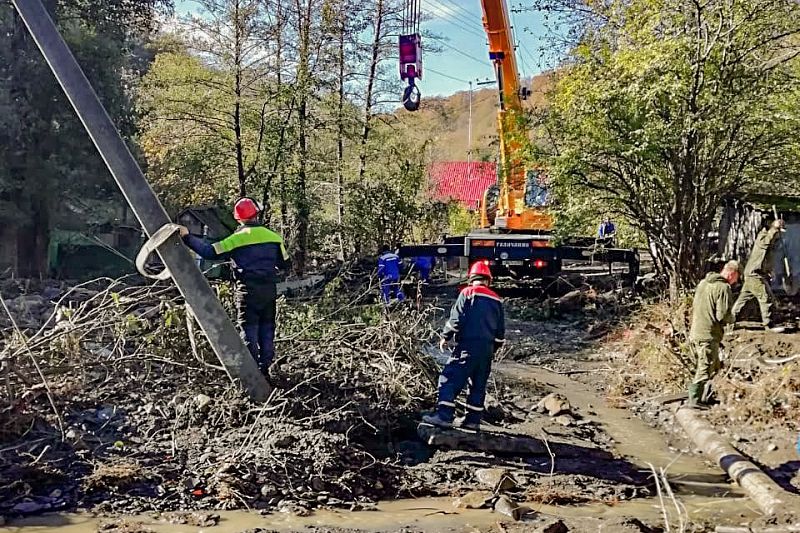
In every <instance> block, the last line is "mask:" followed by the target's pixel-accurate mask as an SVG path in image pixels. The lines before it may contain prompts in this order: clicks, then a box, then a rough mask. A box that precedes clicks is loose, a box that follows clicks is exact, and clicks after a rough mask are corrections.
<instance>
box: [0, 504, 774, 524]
mask: <svg viewBox="0 0 800 533" xmlns="http://www.w3.org/2000/svg"><path fill="white" fill-rule="evenodd" d="M681 504H682V505H683V507H684V509H685V515H684V519H685V520H687V521H689V522H694V523H698V522H711V523H715V524H738V523H742V522H746V521H748V520H752V519H755V518H757V517H758V516H759V515H758V513H757V511H756V510H755V509H753V508H752V505H750V504H749V502H748V501H747V500H746V499H743V498H729V499H720V498H709V497H706V496H689V497H686V498H681ZM527 507H529V508H530V509H531V511H532V512H531V513H529V514H528V515H527V517H526V518H525V519H524V520H523V521H521V522H519V525H520V526H524V525H525V524H530V525H533V524H538V523H542V522H546V521H547V520H550V519H554V518H562V519H565V520H567V521H568V522H570V525H571V528H572V529H571V531H601V530H603V529H602V526H601V524H603V523H608V522H613V521H614V520H616V519H622V518H628V517H636V518H638V519H639V520H641V521H643V522H645V523H648V524H653V525H655V524H661V523H663V514H662V509H661V506H660V503H659V502H658V501H657V500H652V499H648V500H635V501H628V502H621V503H619V504H616V505H605V504H588V505H580V506H554V505H542V504H535V503H534V504H529V505H528V506H527ZM219 515H220V521H219V524H218V525H216V526H210V527H198V526H190V525H181V524H171V523H168V522H166V521H165V520H159V519H157V518H153V517H151V516H147V515H140V516H131V517H128V518H126V519H124V520H125V523H127V524H129V525H130V526H136V527H138V528H139V529H138V531H142V532H144V531H152V532H153V533H198V532H200V531H210V532H213V533H241V532H243V531H246V530H248V529H251V530H252V529H254V528H268V529H269V530H270V531H280V532H292V531H308V530H309V529H313V528H317V529H318V530H322V531H333V532H336V531H348V530H349V531H352V530H357V531H361V532H365V533H372V532H374V533H377V532H394V531H399V530H404V531H408V530H409V529H411V530H412V531H450V532H454V533H458V532H474V531H490V530H496V527H495V525H496V524H497V522H503V523H507V524H510V523H511V522H510V521H509V520H508V519H507V518H506V517H504V516H502V515H498V514H496V513H493V512H491V511H488V510H463V509H458V510H457V509H454V507H453V506H452V500H451V499H450V498H422V499H418V500H399V501H393V502H385V503H381V504H379V505H378V506H377V510H376V511H371V512H357V513H354V512H348V511H317V512H315V513H314V514H313V515H311V516H307V517H299V516H294V515H286V514H282V513H274V514H270V515H266V516H262V515H260V514H259V513H257V512H248V511H230V512H221V513H219ZM105 522H107V520H106V519H103V518H97V517H93V516H90V515H87V514H51V515H41V516H36V517H29V518H23V519H19V520H14V521H13V522H12V523H11V524H10V525H9V526H7V527H0V532H3V533H88V532H92V531H98V528H99V527H100V526H101V525H102V524H103V523H105ZM117 523H121V522H119V521H118V522H117ZM131 530H133V531H136V530H137V529H136V528H135V527H133V528H131ZM111 531H113V530H111Z"/></svg>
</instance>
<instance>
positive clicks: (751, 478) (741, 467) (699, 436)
mask: <svg viewBox="0 0 800 533" xmlns="http://www.w3.org/2000/svg"><path fill="white" fill-rule="evenodd" d="M675 418H676V419H677V420H678V422H679V423H680V424H681V426H683V429H684V431H686V433H687V435H689V437H690V438H691V439H692V441H694V443H695V444H696V445H697V447H698V448H700V449H701V450H702V451H703V453H705V454H706V455H708V456H709V457H710V458H711V459H713V460H714V461H716V463H717V464H718V465H719V466H721V467H722V469H723V470H725V472H727V473H728V475H729V476H730V477H731V479H733V480H734V481H735V482H736V483H738V484H739V486H740V487H742V489H744V490H745V492H747V495H748V496H750V498H752V499H753V501H754V502H755V503H756V505H758V507H759V508H760V509H761V510H762V511H763V512H764V513H765V514H768V515H772V514H775V513H777V512H778V511H781V512H786V511H792V510H795V511H797V510H800V497H798V496H796V495H794V494H791V493H789V492H786V491H785V490H783V489H782V488H780V487H779V486H778V485H777V483H775V482H774V481H773V480H772V478H770V477H769V476H768V475H766V474H765V473H764V472H762V471H761V469H760V468H758V467H757V466H756V465H755V464H753V463H752V462H751V461H749V460H748V459H747V458H745V457H744V456H743V455H742V454H741V453H739V452H738V451H737V450H736V449H735V448H734V447H733V446H731V445H730V443H728V441H726V440H725V439H723V438H722V437H721V436H720V435H719V434H718V433H717V432H716V431H714V428H713V427H711V424H709V423H708V422H706V421H705V420H703V419H702V418H700V417H699V416H698V411H697V410H695V409H691V408H688V407H682V408H680V409H678V411H677V412H676V413H675Z"/></svg>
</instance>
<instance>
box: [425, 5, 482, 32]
mask: <svg viewBox="0 0 800 533" xmlns="http://www.w3.org/2000/svg"><path fill="white" fill-rule="evenodd" d="M427 4H428V6H427V9H428V10H429V11H430V12H431V14H432V15H434V16H435V18H439V19H441V20H442V21H444V22H445V23H446V24H450V25H451V26H454V27H456V28H458V29H460V30H461V31H463V32H465V33H469V34H470V35H472V36H474V37H478V38H483V39H485V38H486V34H485V33H481V32H479V31H477V30H475V29H472V28H469V27H467V26H465V25H464V24H462V23H460V22H458V21H456V20H453V19H452V18H450V17H449V16H448V13H447V11H444V10H442V8H441V7H440V6H438V5H436V4H432V3H431V2H430V0H427Z"/></svg>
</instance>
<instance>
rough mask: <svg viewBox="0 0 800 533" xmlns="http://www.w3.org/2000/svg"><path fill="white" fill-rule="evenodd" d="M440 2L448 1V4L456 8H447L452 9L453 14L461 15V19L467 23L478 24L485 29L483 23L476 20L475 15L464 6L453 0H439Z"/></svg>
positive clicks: (481, 28)
mask: <svg viewBox="0 0 800 533" xmlns="http://www.w3.org/2000/svg"><path fill="white" fill-rule="evenodd" d="M439 2H440V3H441V2H447V4H449V5H451V6H453V8H455V9H451V8H446V9H449V10H450V12H451V13H452V14H453V16H456V17H459V18H460V20H462V21H465V22H466V23H467V24H476V25H477V26H478V27H479V28H480V30H481V31H483V24H482V23H480V22H478V21H476V19H475V15H473V14H472V13H470V12H469V11H467V10H466V9H464V7H463V6H460V5H458V4H456V3H455V2H453V0H439Z"/></svg>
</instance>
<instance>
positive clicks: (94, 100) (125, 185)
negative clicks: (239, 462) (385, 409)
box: [12, 0, 270, 401]
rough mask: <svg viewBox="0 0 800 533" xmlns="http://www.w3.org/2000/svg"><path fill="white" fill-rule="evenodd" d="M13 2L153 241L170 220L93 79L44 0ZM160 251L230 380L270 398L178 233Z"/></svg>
mask: <svg viewBox="0 0 800 533" xmlns="http://www.w3.org/2000/svg"><path fill="white" fill-rule="evenodd" d="M12 2H13V3H14V6H15V7H16V9H17V12H18V13H19V15H20V17H21V18H22V20H23V21H24V22H25V25H26V26H27V27H28V31H29V32H30V34H31V36H32V37H33V40H34V41H35V42H36V45H37V46H38V47H39V50H41V52H42V55H43V56H44V59H45V61H47V64H48V65H49V66H50V69H51V70H52V71H53V74H55V77H56V79H57V80H58V83H59V84H60V85H61V88H62V89H64V93H65V94H66V95H67V98H68V99H69V101H70V103H72V106H73V107H74V108H75V111H76V113H77V114H78V118H80V120H81V122H82V123H83V125H84V127H85V128H86V131H87V132H88V133H89V137H91V139H92V141H93V142H94V145H95V146H96V147H97V151H98V152H100V156H101V157H102V158H103V161H105V163H106V166H108V169H109V170H110V171H111V175H112V176H114V179H115V180H116V182H117V185H119V188H120V189H122V194H124V195H125V199H126V200H127V201H128V204H130V206H131V209H133V212H134V213H135V214H136V218H138V219H139V222H140V223H141V224H142V227H143V228H144V230H145V232H146V233H147V235H148V236H149V237H152V236H153V235H154V234H155V233H156V232H157V231H158V230H159V229H160V228H162V227H163V226H165V225H166V224H169V223H170V219H169V217H168V216H167V212H166V211H165V210H164V207H163V206H162V205H161V202H159V200H158V197H157V196H156V195H155V193H154V192H153V189H151V188H150V184H149V183H147V180H146V179H145V177H144V174H142V170H141V168H139V165H138V163H136V160H135V159H134V157H133V155H131V153H130V151H129V150H128V147H127V146H126V145H125V141H123V140H122V137H120V134H119V132H118V131H117V129H116V128H115V127H114V123H113V122H112V121H111V118H110V117H109V116H108V113H106V110H105V108H104V107H103V104H101V103H100V100H99V99H98V97H97V94H96V93H95V92H94V89H93V88H92V86H91V84H90V83H89V80H88V79H87V78H86V76H85V75H84V73H83V70H81V67H80V66H79V65H78V63H77V62H76V61H75V57H74V56H73V55H72V52H71V51H70V49H69V47H68V46H67V44H66V43H65V42H64V39H62V37H61V34H60V33H59V32H58V29H57V28H56V25H55V24H54V23H53V20H52V19H51V18H50V15H49V14H48V13H47V10H46V9H45V7H44V5H42V2H41V0H12ZM157 251H158V255H160V256H161V259H162V260H163V262H164V265H165V266H166V267H167V268H168V269H169V272H170V274H171V275H172V278H173V279H174V280H175V285H177V286H178V290H180V292H181V294H182V295H183V297H184V298H185V299H186V304H187V305H188V306H189V307H190V308H191V310H192V312H193V313H194V315H195V317H196V318H197V322H198V324H199V325H200V327H201V328H202V330H203V332H204V333H205V334H206V337H208V341H209V343H210V344H211V347H212V348H213V349H214V353H216V354H217V357H219V360H220V362H221V363H222V365H223V366H224V367H225V370H226V371H227V373H228V375H229V376H230V378H231V379H232V380H234V382H238V383H240V384H241V386H242V387H243V388H244V389H245V390H246V391H247V393H248V394H249V395H250V397H251V398H252V399H254V400H256V401H262V400H265V399H266V398H267V396H269V393H270V386H269V383H268V382H267V380H266V379H264V376H262V375H261V373H260V372H259V370H258V366H257V365H256V362H255V361H254V360H253V358H252V357H251V356H250V354H249V352H248V350H247V347H246V346H245V345H244V342H243V341H242V339H241V337H239V334H238V332H237V331H236V328H235V327H234V326H233V324H232V323H231V321H230V319H229V318H228V316H227V314H226V313H225V309H223V307H222V304H220V302H219V300H218V299H217V297H216V295H215V294H214V291H212V290H211V287H210V286H209V285H208V282H207V281H206V279H205V277H203V274H202V272H200V269H198V268H197V265H195V263H194V261H193V260H192V256H191V255H190V254H189V251H188V250H187V249H186V247H185V246H183V243H181V241H180V239H179V237H178V236H177V235H175V234H174V233H173V234H172V235H171V236H170V237H169V238H168V239H167V240H166V241H164V243H163V244H161V245H160V246H159V247H158V248H157Z"/></svg>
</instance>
